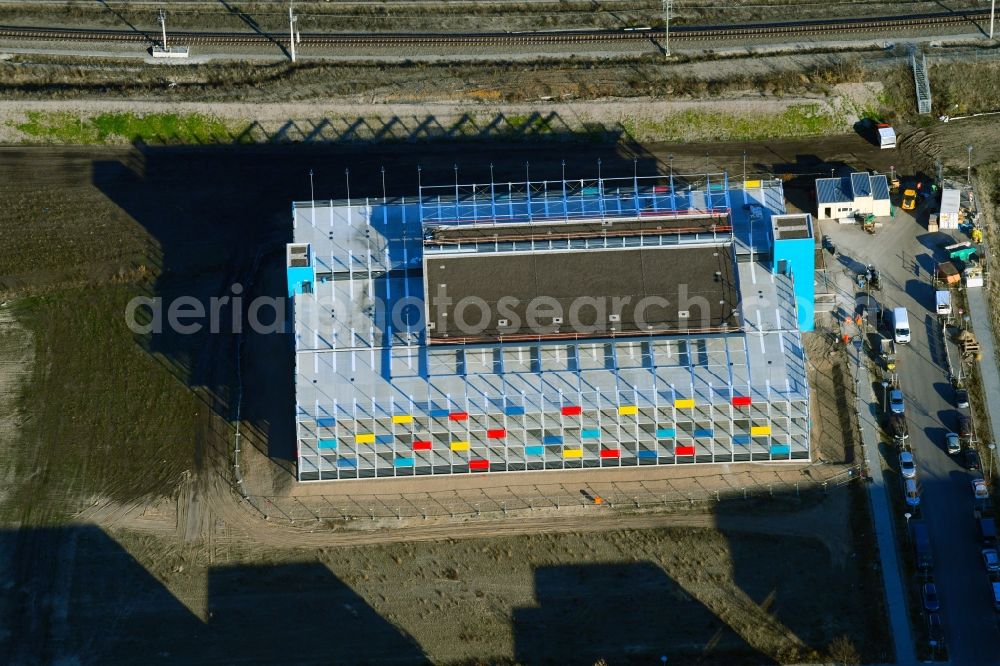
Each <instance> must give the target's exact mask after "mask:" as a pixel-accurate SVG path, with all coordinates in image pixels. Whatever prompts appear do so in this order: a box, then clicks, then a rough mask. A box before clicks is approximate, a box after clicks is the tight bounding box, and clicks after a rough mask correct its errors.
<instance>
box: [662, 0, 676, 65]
mask: <svg viewBox="0 0 1000 666" xmlns="http://www.w3.org/2000/svg"><path fill="white" fill-rule="evenodd" d="M673 4H674V3H673V0H661V8H662V11H663V55H665V56H668V55H670V10H671V9H672V8H673Z"/></svg>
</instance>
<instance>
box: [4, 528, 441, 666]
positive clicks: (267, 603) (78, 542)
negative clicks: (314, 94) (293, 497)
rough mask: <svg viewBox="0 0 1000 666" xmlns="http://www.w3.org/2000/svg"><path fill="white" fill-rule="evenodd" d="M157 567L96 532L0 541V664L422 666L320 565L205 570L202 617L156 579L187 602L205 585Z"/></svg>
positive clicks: (409, 643)
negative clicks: (181, 591) (183, 590)
mask: <svg viewBox="0 0 1000 666" xmlns="http://www.w3.org/2000/svg"><path fill="white" fill-rule="evenodd" d="M175 560H176V561H175ZM156 561H157V566H158V567H159V568H158V569H157V570H156V572H155V574H154V573H153V572H150V571H148V570H147V569H146V568H145V567H144V566H143V565H142V564H141V563H139V562H138V561H136V560H135V559H134V558H133V557H132V556H131V555H130V554H129V553H128V552H127V551H126V550H125V549H124V548H122V547H121V546H120V545H119V544H118V543H116V542H115V541H114V540H113V539H111V538H110V537H109V536H108V535H107V534H105V533H104V532H103V531H102V530H100V529H99V528H97V527H93V526H74V527H62V528H40V529H32V530H20V531H17V530H14V531H4V532H0V564H2V566H0V570H2V571H4V572H5V575H4V578H3V586H2V588H0V590H2V591H0V621H2V622H0V626H2V627H3V631H0V663H4V664H11V665H12V666H13V665H21V664H39V663H83V664H88V663H93V664H130V663H135V664H149V663H165V664H191V663H205V664H234V663H253V664H258V663H259V664H278V663H286V664H297V663H323V664H352V665H353V664H366V663H372V664H374V663H392V664H401V665H405V664H424V663H428V662H427V659H426V658H425V656H424V654H423V651H422V650H421V648H420V646H419V645H417V643H416V642H415V641H414V640H413V638H411V637H410V636H408V635H407V634H405V633H404V632H402V631H401V630H400V629H398V628H397V627H395V626H394V625H393V624H392V623H390V622H388V621H387V620H385V619H384V618H382V617H381V616H379V614H378V613H376V612H375V611H374V610H373V609H372V608H371V607H370V606H369V605H368V604H367V603H366V602H365V600H364V599H362V598H361V597H359V596H358V595H357V594H356V593H355V592H354V591H353V590H352V589H351V588H350V587H349V586H348V585H345V584H344V583H343V582H341V581H340V580H338V579H337V578H336V577H335V576H334V575H333V574H332V573H331V572H330V570H329V569H328V568H327V567H326V566H324V565H323V564H320V563H314V562H302V563H297V564H283V565H280V566H267V565H255V566H245V565H240V566H217V567H211V568H209V569H208V580H207V608H206V609H205V612H204V615H205V619H204V620H203V619H202V618H201V617H199V616H198V615H197V614H196V613H195V612H192V610H191V609H189V608H188V607H187V606H185V605H184V603H182V602H181V600H179V599H178V598H177V597H175V596H174V594H173V593H172V592H171V591H170V590H169V589H167V587H166V586H165V585H164V583H162V582H161V580H160V577H161V576H164V575H167V576H170V578H171V579H172V583H171V584H172V585H177V586H181V585H182V584H185V583H182V581H184V580H188V582H187V583H186V585H187V586H188V589H191V590H192V592H193V594H192V597H194V598H200V597H203V596H206V595H200V594H198V593H199V592H201V590H196V589H193V588H194V586H202V585H206V582H205V581H204V579H202V578H200V577H198V576H192V577H191V578H189V579H184V578H183V577H182V576H180V575H177V574H178V573H179V572H178V568H181V569H182V567H181V566H180V562H182V560H181V558H180V556H174V557H171V554H170V553H164V554H161V555H158V556H157V557H156ZM193 566H194V567H195V568H197V565H193Z"/></svg>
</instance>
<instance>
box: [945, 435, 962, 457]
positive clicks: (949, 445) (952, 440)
mask: <svg viewBox="0 0 1000 666" xmlns="http://www.w3.org/2000/svg"><path fill="white" fill-rule="evenodd" d="M944 445H945V448H946V449H947V451H948V453H949V454H951V455H955V454H956V453H961V451H962V442H961V440H959V439H958V434H957V433H954V432H949V433H948V434H946V435H945V436H944Z"/></svg>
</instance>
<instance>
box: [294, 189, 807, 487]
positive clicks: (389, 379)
mask: <svg viewBox="0 0 1000 666" xmlns="http://www.w3.org/2000/svg"><path fill="white" fill-rule="evenodd" d="M740 187H741V188H742V189H741V190H737V191H733V192H732V193H731V192H730V190H729V182H728V178H727V176H726V174H724V173H723V174H708V175H702V176H697V177H691V176H679V175H674V176H655V177H643V178H638V177H633V178H610V179H601V178H599V179H596V180H586V179H584V180H565V179H561V180H557V181H541V182H536V181H526V182H522V183H503V184H500V183H487V184H466V185H462V184H458V183H456V184H454V185H451V186H422V187H421V188H420V192H419V196H418V197H417V198H416V199H400V200H393V201H388V200H385V199H382V200H374V199H363V200H356V201H353V202H352V201H348V202H335V201H309V202H301V203H299V204H293V214H294V245H295V246H296V249H297V252H298V254H295V255H294V257H301V256H303V253H306V256H307V257H308V261H307V262H305V263H308V266H302V265H301V264H302V263H303V262H302V261H301V260H300V261H299V262H298V264H296V265H293V264H292V262H291V259H289V292H290V294H291V295H292V314H293V330H294V340H295V349H296V354H295V377H296V380H295V381H296V416H295V420H296V424H297V431H298V435H297V458H298V478H299V480H300V481H326V480H334V479H358V478H381V477H399V476H419V475H437V474H458V473H475V472H513V471H536V470H537V471H543V470H552V469H580V468H603V467H628V466H640V465H669V464H682V463H704V462H716V463H720V462H743V461H792V460H795V461H802V460H807V459H809V457H810V446H809V408H808V386H807V383H806V377H805V367H804V363H803V362H802V358H804V354H803V350H802V345H801V337H800V336H799V334H798V329H797V325H796V314H795V303H794V296H793V295H792V283H791V279H790V278H789V277H787V276H782V275H776V276H771V277H766V278H765V277H762V275H767V276H770V272H769V271H767V270H765V271H764V273H763V274H761V273H760V271H761V267H760V266H759V265H758V264H757V263H754V262H753V260H752V254H751V260H750V261H751V263H741V262H743V261H744V259H745V258H744V259H738V260H737V261H736V264H735V265H736V267H737V268H738V270H739V271H740V276H739V282H740V283H745V284H750V283H751V282H754V283H755V284H756V289H755V293H756V294H757V296H758V297H759V298H760V299H763V300H762V301H761V302H769V303H772V304H773V309H766V308H765V309H755V310H748V311H746V312H743V313H741V314H740V317H741V320H742V319H746V318H749V319H750V320H751V321H750V322H748V325H747V328H746V330H738V329H733V330H730V331H729V332H714V333H696V332H695V331H693V330H692V331H687V332H684V333H683V334H673V335H645V336H643V337H628V338H614V337H611V336H601V337H598V338H596V339H594V338H593V337H591V339H582V338H581V339H571V340H552V339H544V340H542V339H539V340H521V341H512V342H507V341H504V342H501V343H494V344H478V345H476V344H457V345H447V346H446V345H442V346H438V345H434V346H431V345H430V344H429V340H428V336H427V334H426V330H425V328H424V324H423V322H422V321H420V317H417V318H416V321H415V322H412V325H408V324H407V323H406V322H403V323H400V322H397V321H396V320H395V319H394V318H393V317H391V316H386V315H385V314H384V312H389V311H395V309H396V307H397V306H398V305H399V304H409V305H414V304H416V305H415V308H416V309H418V310H419V308H420V307H421V304H422V302H423V300H424V297H425V295H424V289H425V287H424V284H423V280H424V277H423V269H422V268H421V267H422V262H423V261H424V258H425V256H427V257H429V256H431V255H429V254H428V253H433V252H435V251H437V248H436V247H435V243H433V242H429V241H428V239H429V234H432V233H434V232H435V231H438V230H441V229H444V228H451V229H456V230H459V231H463V232H464V231H465V230H469V229H472V228H475V227H481V228H484V229H486V230H487V231H490V233H492V232H493V231H496V230H499V229H501V228H506V229H508V230H509V229H513V230H514V231H515V232H516V233H517V234H521V232H520V231H519V230H520V229H524V230H526V231H527V230H529V229H535V228H537V227H545V228H546V229H547V230H556V231H559V230H563V231H564V232H567V233H564V234H562V236H561V237H560V234H558V233H556V234H554V236H555V238H550V239H548V240H543V239H541V238H534V237H532V238H529V239H523V238H521V239H519V240H518V237H517V236H515V238H514V239H510V238H507V239H506V240H505V241H504V242H503V243H501V242H499V241H498V240H497V239H496V238H493V239H491V240H487V241H481V240H475V239H472V240H469V239H465V240H463V241H462V242H463V243H467V244H468V247H464V246H463V247H460V248H458V249H456V247H455V246H454V245H451V246H449V247H448V248H447V251H448V252H455V251H469V252H472V251H476V252H503V251H509V250H511V249H517V248H516V247H515V245H516V244H517V243H521V244H522V245H521V246H520V247H521V249H528V250H531V249H535V248H540V247H542V246H543V245H544V247H545V249H546V250H549V251H551V250H553V249H556V250H558V249H560V248H563V247H564V248H565V249H567V250H580V249H590V250H595V251H600V250H603V249H605V248H607V247H613V246H614V245H615V244H620V245H621V246H622V247H625V246H626V245H627V246H629V247H636V246H642V245H656V244H664V243H672V244H684V243H693V244H697V245H700V246H706V245H708V246H711V245H713V244H715V245H717V246H719V247H723V246H726V247H731V246H733V245H737V244H738V243H739V242H740V241H739V240H738V239H737V238H736V237H735V236H734V233H733V228H734V224H735V223H734V222H733V219H737V218H738V219H739V220H740V221H739V222H738V224H739V225H741V228H743V227H745V229H744V230H743V231H741V232H740V233H741V234H745V233H749V232H750V231H751V230H752V229H753V225H755V224H757V223H756V222H754V221H753V220H754V217H753V214H752V213H753V211H752V210H751V211H750V212H747V211H745V210H744V208H747V207H748V206H749V204H748V203H747V202H748V201H750V199H749V198H748V191H747V190H746V188H743V187H742V185H741V186H740ZM755 188H756V189H754V190H753V194H754V196H755V197H758V199H754V201H757V203H756V204H754V205H756V206H757V207H758V208H759V209H760V210H764V209H767V210H770V211H771V213H774V214H777V213H779V212H784V211H783V200H782V197H781V189H780V188H781V184H780V181H776V182H774V183H771V182H758V183H756V184H755ZM772 190H775V191H774V192H772ZM775 192H776V193H775ZM731 196H736V197H738V198H739V200H740V201H741V202H742V203H743V205H741V206H739V210H738V211H733V210H732V209H731ZM775 202H776V203H775ZM771 207H774V210H771ZM660 217H663V218H664V219H690V220H696V219H712V220H720V219H721V220H724V221H725V224H716V225H715V227H713V228H712V230H711V231H705V230H695V231H692V229H689V228H687V227H686V226H685V225H684V224H682V225H679V226H676V227H671V225H669V224H663V225H661V227H662V228H659V229H658V230H657V232H656V233H650V234H648V235H641V236H638V237H633V236H629V235H628V233H627V230H628V229H629V228H630V227H628V224H626V223H624V222H620V221H621V220H627V219H630V220H633V221H642V222H644V221H645V220H647V219H658V218H660ZM744 218H745V219H744ZM609 220H610V221H611V222H612V224H606V223H607V222H608V221H609ZM764 222H766V220H764ZM633 223H637V222H633ZM586 224H590V225H594V226H596V227H597V228H600V229H603V230H604V231H603V232H602V233H600V234H598V235H596V236H595V235H593V234H592V233H591V231H589V230H588V231H587V234H586V235H585V237H574V235H573V233H568V232H569V231H570V230H571V229H575V228H577V227H579V226H580V225H586ZM685 224H686V223H685ZM757 233H758V234H759V235H761V236H763V235H764V234H762V233H760V232H757ZM521 235H523V234H521ZM529 235H530V234H529ZM752 235H753V234H751V236H752ZM304 248H305V249H304ZM739 256H741V257H743V254H742V253H739ZM289 257H293V255H292V254H289ZM302 271H305V272H307V273H308V275H306V276H305V277H302V275H303V273H302ZM748 271H749V272H748ZM754 271H756V273H755V272H754ZM293 275H296V276H299V277H296V278H295V282H294V283H293V277H292V276H293ZM306 283H308V288H306V287H305V286H304V285H305V284H306ZM741 307H744V308H746V307H750V308H756V307H758V306H755V305H753V304H752V303H751V304H750V305H745V306H741ZM380 309H381V310H382V311H383V314H381V315H380ZM761 312H762V313H763V316H761V314H760V313H761Z"/></svg>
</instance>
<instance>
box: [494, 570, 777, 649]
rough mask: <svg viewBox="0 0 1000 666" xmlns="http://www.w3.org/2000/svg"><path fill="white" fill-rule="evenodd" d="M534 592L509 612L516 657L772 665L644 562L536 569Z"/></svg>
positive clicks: (671, 581)
mask: <svg viewBox="0 0 1000 666" xmlns="http://www.w3.org/2000/svg"><path fill="white" fill-rule="evenodd" d="M535 598H536V600H537V607H536V608H518V609H515V610H514V617H513V621H514V637H515V639H514V640H515V660H516V661H517V662H518V663H524V664H532V665H546V664H552V665H560V666H562V665H565V666H571V665H573V664H579V665H580V666H591V665H592V664H597V663H601V660H604V662H606V663H609V664H658V663H660V661H661V658H662V657H664V656H666V657H667V658H668V663H670V664H686V663H699V664H734V665H738V664H768V663H774V662H773V660H772V659H770V658H769V657H767V656H766V655H764V654H761V653H759V652H757V651H756V650H754V649H753V648H751V647H750V646H749V645H748V644H747V643H746V641H744V640H743V638H741V637H740V636H738V635H737V634H736V633H735V632H733V630H732V629H731V628H730V627H729V626H727V625H726V623H725V622H724V621H723V620H721V619H720V618H719V617H717V616H716V615H715V613H713V612H712V611H710V610H709V609H708V608H706V607H705V606H704V605H703V604H702V603H701V602H700V601H698V600H697V599H695V598H694V597H692V596H691V595H690V594H689V593H688V592H687V591H685V590H684V589H683V588H682V587H681V586H680V585H679V584H678V583H677V582H676V581H674V580H673V579H672V578H670V576H668V575H667V574H666V573H665V572H664V571H663V569H661V568H660V567H659V566H657V565H655V564H653V563H651V562H635V563H631V564H618V563H614V564H592V565H565V566H548V567H540V568H538V569H537V570H536V571H535ZM720 646H730V647H731V649H729V650H726V649H720V650H719V651H716V650H715V648H717V647H720Z"/></svg>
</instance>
